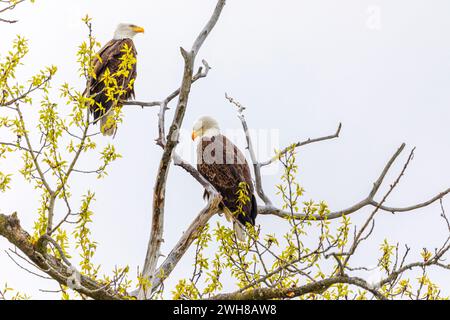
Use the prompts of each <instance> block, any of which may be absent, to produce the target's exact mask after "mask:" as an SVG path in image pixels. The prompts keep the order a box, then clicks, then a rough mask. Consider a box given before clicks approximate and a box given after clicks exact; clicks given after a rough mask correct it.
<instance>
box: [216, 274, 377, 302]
mask: <svg viewBox="0 0 450 320" xmlns="http://www.w3.org/2000/svg"><path fill="white" fill-rule="evenodd" d="M338 283H346V284H351V285H354V286H357V287H360V288H363V289H365V290H367V291H369V292H371V293H372V294H373V295H374V296H375V297H376V298H377V299H380V300H384V299H385V297H384V296H383V295H382V294H381V293H380V292H378V291H377V290H375V289H374V288H372V287H371V286H370V285H369V284H368V283H367V282H366V281H365V280H363V279H361V278H357V277H348V276H340V277H333V278H328V279H324V280H320V281H317V282H313V283H309V284H306V285H303V286H300V287H294V288H282V289H279V288H259V289H251V290H247V291H244V292H239V291H238V292H233V293H225V294H219V295H216V296H213V297H211V298H210V299H211V300H269V299H292V298H295V297H300V296H303V295H306V294H321V293H323V292H324V291H325V290H327V289H328V288H330V287H331V286H332V285H335V284H338Z"/></svg>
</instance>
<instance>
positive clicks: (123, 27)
mask: <svg viewBox="0 0 450 320" xmlns="http://www.w3.org/2000/svg"><path fill="white" fill-rule="evenodd" d="M143 32H144V28H142V27H138V26H136V25H134V24H129V23H119V24H118V25H117V28H116V31H115V32H114V40H121V39H133V37H134V36H135V35H137V34H138V33H143Z"/></svg>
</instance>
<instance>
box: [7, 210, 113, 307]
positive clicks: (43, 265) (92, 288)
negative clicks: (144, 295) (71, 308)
mask: <svg viewBox="0 0 450 320" xmlns="http://www.w3.org/2000/svg"><path fill="white" fill-rule="evenodd" d="M0 236H2V237H4V238H6V239H7V240H8V241H9V242H10V243H11V244H13V245H15V246H16V247H17V248H18V249H19V250H20V251H22V252H23V253H24V254H25V255H26V256H27V257H28V258H29V259H30V260H31V261H32V262H33V263H34V264H35V265H36V266H37V267H39V269H40V270H41V271H43V272H45V273H46V274H48V275H49V276H50V277H52V278H53V279H55V280H56V281H58V282H59V283H60V284H61V285H64V286H67V285H69V284H70V281H71V279H73V278H74V276H75V278H77V279H76V280H77V283H76V285H75V286H72V288H73V289H74V290H76V291H78V292H79V293H81V294H84V295H86V296H88V297H91V298H93V299H99V300H117V299H121V297H120V296H119V295H117V294H115V293H113V292H112V291H111V290H109V289H108V288H107V287H105V286H104V285H103V284H100V283H98V282H96V281H94V280H92V279H90V278H87V277H85V276H83V275H80V274H75V275H74V272H76V270H74V269H73V268H71V267H70V266H68V265H65V264H63V263H62V262H61V260H59V259H58V258H56V257H55V256H52V255H49V254H45V253H44V252H41V251H40V250H38V248H37V247H36V246H34V245H33V244H32V242H31V236H30V235H29V234H28V233H27V232H26V231H25V230H23V229H22V227H21V226H20V221H19V219H18V218H17V214H16V213H14V214H12V215H11V216H6V215H3V214H0Z"/></svg>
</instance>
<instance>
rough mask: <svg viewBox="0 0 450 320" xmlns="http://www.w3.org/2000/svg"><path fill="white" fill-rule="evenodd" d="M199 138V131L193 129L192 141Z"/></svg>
mask: <svg viewBox="0 0 450 320" xmlns="http://www.w3.org/2000/svg"><path fill="white" fill-rule="evenodd" d="M196 138H197V133H196V132H195V131H192V141H194V140H195V139H196Z"/></svg>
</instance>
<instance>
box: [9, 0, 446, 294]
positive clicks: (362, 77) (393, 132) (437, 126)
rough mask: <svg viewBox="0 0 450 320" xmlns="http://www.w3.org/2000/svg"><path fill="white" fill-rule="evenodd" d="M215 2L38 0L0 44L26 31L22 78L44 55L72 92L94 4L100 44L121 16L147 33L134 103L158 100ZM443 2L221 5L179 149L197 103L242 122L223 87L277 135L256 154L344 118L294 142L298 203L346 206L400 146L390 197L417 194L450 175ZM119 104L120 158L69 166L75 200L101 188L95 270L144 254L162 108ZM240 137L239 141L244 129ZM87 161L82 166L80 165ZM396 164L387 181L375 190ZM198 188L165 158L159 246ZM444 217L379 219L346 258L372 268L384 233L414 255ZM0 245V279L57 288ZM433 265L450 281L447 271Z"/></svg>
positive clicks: (270, 222)
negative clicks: (94, 173) (101, 166)
mask: <svg viewBox="0 0 450 320" xmlns="http://www.w3.org/2000/svg"><path fill="white" fill-rule="evenodd" d="M214 6H215V1H213V0H166V1H157V0H149V1H137V0H135V1H132V0H128V1H117V0H97V1H95V2H94V1H88V0H82V1H60V0H59V1H57V0H47V1H37V3H36V4H35V5H30V4H26V5H23V6H21V7H20V8H18V9H17V10H15V11H14V17H15V18H18V19H20V22H19V23H17V24H15V25H7V24H1V25H0V28H1V40H0V53H3V52H5V51H6V50H7V49H8V48H9V45H10V43H11V41H12V40H13V38H14V37H15V35H16V34H21V35H23V36H25V37H27V38H28V39H30V49H31V50H30V54H29V55H28V57H27V58H26V60H25V67H24V68H23V69H22V71H21V72H20V73H19V78H20V79H26V77H28V76H30V75H32V73H33V72H35V71H37V70H38V69H39V68H41V67H44V66H46V65H49V64H55V65H56V66H58V68H59V72H58V74H57V77H56V78H55V81H54V87H57V86H59V85H60V84H62V83H63V82H69V83H70V84H71V85H72V86H75V87H77V88H79V89H80V90H81V88H82V86H83V82H82V81H81V80H80V79H79V78H78V76H77V65H76V59H75V57H74V55H75V53H76V51H77V46H78V45H79V43H80V42H81V41H82V40H83V39H84V37H85V29H84V26H83V24H82V22H81V20H80V19H81V17H82V16H84V15H85V14H86V13H89V15H90V16H92V17H93V18H94V28H95V34H96V35H97V37H98V40H99V41H101V42H102V43H105V42H106V41H108V40H109V39H110V38H111V37H112V33H113V31H114V28H115V26H116V24H117V23H119V22H132V23H135V24H138V25H141V26H143V27H145V29H146V33H145V35H143V36H141V35H139V36H137V37H136V39H135V43H136V46H137V49H138V52H139V57H138V79H137V82H136V93H137V99H138V100H142V101H153V100H160V99H162V98H164V97H165V96H166V95H168V94H169V93H170V92H172V91H173V90H174V89H175V88H177V87H178V86H179V84H180V80H181V75H182V59H181V56H180V54H179V49H178V48H179V47H180V46H184V47H186V48H189V47H190V46H191V44H192V41H193V40H194V39H195V37H196V36H197V34H198V32H199V31H200V30H201V28H202V27H203V25H204V23H205V22H206V20H207V19H208V18H209V15H210V13H211V12H212V9H213V7H214ZM449 12H450V2H448V1H446V0H435V1H425V0H396V1H392V0H371V1H367V0H342V1H339V2H338V1H332V0H314V1H313V0H302V1H298V0H285V1H268V0H246V1H236V0H234V1H233V0H229V1H228V2H227V5H226V7H225V9H224V12H223V15H222V17H221V19H220V21H219V23H218V24H217V26H216V29H215V30H214V32H213V33H212V34H211V35H210V37H209V38H208V40H207V42H206V43H205V45H204V47H203V48H202V50H201V51H200V53H199V61H200V60H201V59H202V58H204V59H206V60H207V61H208V62H209V64H210V65H211V67H212V70H211V73H210V74H209V76H208V78H207V79H202V80H200V81H199V82H197V83H196V84H195V85H194V87H193V91H192V95H191V99H190V102H189V106H188V111H187V114H186V118H185V121H184V129H185V130H186V131H185V132H186V133H187V135H186V136H184V137H183V141H184V142H183V143H184V144H183V145H184V146H185V148H186V146H187V150H189V148H190V147H192V145H191V144H190V140H189V132H190V128H191V126H192V123H193V122H194V120H195V119H196V118H198V117H199V116H200V115H203V114H209V115H212V116H214V117H215V118H216V119H218V120H219V122H220V123H221V126H222V128H223V129H224V130H225V131H227V130H240V123H239V121H238V119H237V118H236V114H235V110H234V109H233V108H232V107H231V106H230V105H229V104H228V102H227V101H226V100H225V99H224V93H225V92H228V93H229V94H231V95H232V96H234V97H235V98H236V99H238V100H239V101H241V102H242V103H243V104H244V105H246V106H247V107H248V108H247V110H246V117H247V120H248V123H249V125H250V127H252V129H253V130H255V132H260V131H263V132H272V133H274V134H275V141H274V142H275V145H270V148H269V147H267V144H266V143H265V142H264V141H263V142H264V143H261V147H260V148H259V149H260V150H258V151H259V154H260V156H261V157H262V158H263V159H265V158H266V157H267V156H269V155H270V151H271V149H272V147H275V146H277V145H278V144H279V145H281V146H285V145H288V144H289V143H291V142H293V141H296V140H304V139H306V138H308V137H317V136H321V135H326V134H331V133H333V132H334V131H335V129H336V127H337V124H338V123H339V122H342V123H343V131H342V134H341V137H340V138H339V139H338V140H335V141H329V142H325V143H322V144H317V145H313V146H308V147H306V148H304V149H301V150H300V152H299V156H298V158H299V164H300V174H299V179H300V181H301V184H302V185H303V186H304V188H305V189H306V191H307V193H306V196H305V200H309V199H315V200H317V201H320V200H325V201H326V202H327V203H328V204H329V206H330V208H331V209H332V210H338V209H342V208H344V207H348V206H350V205H352V204H354V203H356V202H357V201H359V200H361V199H362V198H364V197H365V196H366V195H367V193H368V192H369V190H370V188H371V186H372V183H373V182H374V181H375V179H376V178H377V176H378V175H379V172H380V170H381V169H382V168H383V167H384V165H385V163H386V161H387V160H388V158H389V157H390V156H391V155H392V154H393V152H394V151H395V150H396V149H397V148H398V146H399V145H400V144H401V143H402V142H406V143H407V146H408V147H409V148H411V147H414V146H416V147H417V149H416V156H415V158H414V161H413V162H412V164H411V166H410V168H409V169H408V172H407V175H406V176H405V177H404V179H403V180H402V182H401V185H400V186H399V188H398V189H397V190H396V192H395V193H394V194H393V195H392V196H391V198H390V199H389V200H388V204H389V205H393V206H403V205H409V204H415V203H417V202H421V201H423V200H428V199H429V198H430V197H432V196H433V195H435V194H436V193H438V192H440V191H442V190H444V189H446V188H448V187H449V186H450V169H449V165H448V164H449V163H450V143H449V138H450V127H449V125H448V122H449V119H450V109H449V107H448V106H449V104H450V90H449V88H450V76H449V75H450V41H449V39H450V19H449V17H448V13H449ZM378 14H379V20H378V19H377V15H378ZM55 97H57V95H55ZM31 113H32V112H31ZM125 114H126V115H125V120H124V123H123V125H121V126H120V127H119V131H118V134H117V136H116V138H115V140H114V143H115V145H116V147H117V149H118V151H119V152H120V153H121V154H122V155H123V159H120V160H119V161H117V162H116V163H114V164H113V166H112V167H111V168H110V170H109V176H108V177H107V178H106V179H104V180H96V179H95V178H89V177H83V176H77V177H76V179H75V180H73V182H72V187H73V191H74V195H75V196H78V197H79V195H80V194H81V193H84V192H85V191H86V190H87V189H91V190H95V192H96V199H97V202H96V203H95V205H94V211H95V212H96V215H95V217H94V225H93V238H94V239H95V240H96V241H97V242H98V243H99V248H98V251H97V255H96V260H95V261H96V262H97V263H100V264H101V265H102V270H103V271H105V272H108V271H109V270H111V269H112V268H113V267H114V265H122V266H123V265H129V266H130V267H131V269H132V270H133V271H134V270H136V268H137V267H138V266H139V265H142V263H143V261H144V257H145V252H146V245H147V241H148V237H149V232H150V230H149V229H150V219H151V201H152V189H153V183H154V178H155V175H156V171H157V167H158V163H159V160H160V155H161V150H160V148H159V147H157V146H156V145H155V144H154V138H156V133H157V117H156V114H157V110H156V109H153V110H152V109H146V110H141V109H139V108H133V107H127V109H126V110H125ZM172 114H173V113H172V111H170V112H169V113H168V115H169V116H170V115H172ZM169 119H170V117H169ZM237 132H238V133H239V132H240V131H237ZM240 134H242V133H240ZM235 138H236V139H235V141H237V143H238V145H239V146H240V147H241V148H243V147H244V143H243V142H242V136H241V137H239V139H237V138H238V137H235ZM278 138H279V141H277V140H278ZM97 140H98V142H99V144H102V143H105V142H107V141H108V140H107V138H103V137H98V138H97ZM103 140H104V141H103ZM278 142H279V143H278ZM186 143H187V144H186ZM183 150H184V149H183ZM408 151H409V149H408V150H406V151H405V154H404V155H403V157H402V158H401V160H405V159H406V156H407V153H408ZM188 159H189V160H190V161H193V159H192V158H188ZM94 160H95V158H92V157H91V158H87V159H85V160H83V163H85V164H86V166H87V168H88V169H89V168H92V167H93V166H95V164H96V163H95V162H94V165H92V162H93V161H94ZM90 164H91V166H90ZM401 165H403V163H399V164H398V165H397V166H396V167H395V169H396V170H397V171H393V172H394V173H392V174H391V175H389V176H388V179H387V181H386V184H385V187H384V189H383V190H386V188H387V187H386V186H388V185H389V183H390V182H391V181H392V180H393V179H394V178H395V177H396V175H395V174H397V172H398V170H399V169H400V166H401ZM0 166H1V169H2V170H3V171H8V172H11V171H14V170H15V169H16V168H17V162H16V161H14V160H13V159H11V160H10V161H6V162H5V161H3V162H1V163H0ZM280 174H281V172H280V171H279V169H278V167H276V168H272V169H268V171H267V172H266V175H265V177H264V185H265V187H266V192H267V193H269V195H270V196H271V197H272V198H273V199H276V200H277V203H279V199H277V198H276V196H275V184H276V183H277V181H278V179H279V176H280ZM14 178H15V180H14V184H13V188H12V190H11V191H9V192H7V193H5V194H0V211H1V212H3V213H11V212H13V211H17V212H18V214H19V217H20V219H21V221H22V225H23V226H24V227H25V228H26V229H27V230H30V231H31V228H32V223H33V221H34V220H35V219H36V217H37V213H36V208H37V201H38V199H37V197H36V195H35V194H34V192H33V190H32V188H30V187H29V186H27V185H26V184H24V183H23V182H22V181H21V179H20V177H19V176H18V175H16V176H15V177H14ZM201 196H202V190H201V187H200V186H199V185H198V184H197V183H196V182H195V181H194V180H193V179H192V178H191V177H190V176H189V175H188V174H187V173H185V172H184V171H183V170H182V169H180V168H172V169H171V171H170V176H169V181H168V195H167V203H166V217H165V229H166V235H165V243H164V246H163V253H168V251H169V250H170V249H171V248H172V246H173V245H174V243H175V242H176V241H177V240H178V238H179V237H180V235H181V234H182V232H183V230H185V229H186V228H187V226H188V225H189V223H190V222H191V220H192V219H193V218H194V216H196V215H197V213H198V211H199V210H200V209H201V208H202V207H203V205H204V203H203V200H202V197H201ZM444 203H446V204H448V203H449V200H447V201H445V202H444ZM447 208H449V206H448V205H447ZM448 211H449V212H450V209H448ZM367 213H368V211H367V210H363V211H361V212H360V213H358V214H356V215H354V218H353V221H354V222H361V221H362V219H363V218H364V217H366V216H367ZM439 214H440V209H439V206H438V205H437V204H435V205H433V206H430V207H429V208H427V209H422V210H418V211H417V212H415V213H404V214H399V215H395V216H393V215H390V214H380V216H379V217H378V219H377V223H376V229H375V234H374V236H373V237H372V240H371V241H370V243H369V242H368V243H366V244H365V245H364V246H363V247H361V250H360V251H359V252H358V255H357V256H356V257H355V260H354V261H355V263H356V262H360V263H361V264H365V265H367V266H373V265H375V264H376V262H377V258H378V257H379V252H378V251H377V250H378V248H379V245H380V243H381V242H382V241H383V239H384V238H388V239H389V240H390V241H391V242H397V241H399V242H400V243H401V244H403V243H408V244H409V245H410V246H411V247H412V249H413V251H415V253H417V252H418V251H419V250H420V249H421V248H423V247H427V248H428V249H430V250H433V249H434V247H436V246H438V245H439V244H441V243H442V241H443V240H444V239H445V237H446V229H445V226H444V225H443V224H442V221H441V219H440V217H439ZM216 219H217V218H216ZM258 223H260V224H261V225H262V226H263V228H264V231H266V232H277V231H281V230H282V227H281V226H282V222H281V221H280V220H279V219H277V218H275V217H267V216H265V217H259V218H258ZM7 248H10V245H9V243H7V242H6V240H4V239H0V250H1V251H0V285H2V283H4V282H8V284H9V285H10V286H12V287H14V288H15V289H18V290H20V291H23V292H25V293H28V294H30V295H31V296H32V297H34V298H51V297H59V296H58V295H56V296H55V295H52V294H48V293H42V292H40V291H39V289H55V288H56V286H55V284H54V283H53V282H51V281H47V280H42V279H38V278H36V277H34V276H33V275H30V274H28V273H27V272H25V271H22V270H20V269H18V268H17V266H16V265H15V264H14V263H13V262H12V261H11V260H10V259H9V258H8V257H7V256H6V254H4V250H5V249H7ZM191 264H192V260H190V259H189V258H188V257H187V258H186V259H184V260H183V262H182V263H181V264H180V265H179V266H178V267H177V268H176V270H175V272H174V273H173V279H172V280H170V281H169V282H168V283H167V287H171V285H173V284H174V283H175V280H176V279H178V278H179V277H182V276H186V273H187V272H188V271H190V270H191V269H190V266H191ZM434 275H435V277H436V278H437V279H439V282H440V283H441V286H442V287H443V288H444V289H445V291H446V292H447V293H448V292H450V274H449V273H443V272H437V273H435V274H434ZM232 287H233V286H232V285H231V284H227V286H226V288H227V289H232Z"/></svg>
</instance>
